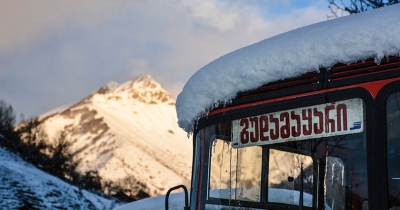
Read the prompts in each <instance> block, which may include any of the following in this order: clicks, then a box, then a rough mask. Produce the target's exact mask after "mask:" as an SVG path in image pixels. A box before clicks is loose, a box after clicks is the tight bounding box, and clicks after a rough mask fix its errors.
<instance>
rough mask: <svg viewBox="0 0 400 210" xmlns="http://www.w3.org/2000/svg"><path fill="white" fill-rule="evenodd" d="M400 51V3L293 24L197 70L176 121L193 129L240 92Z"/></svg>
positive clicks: (182, 96)
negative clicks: (302, 23)
mask: <svg viewBox="0 0 400 210" xmlns="http://www.w3.org/2000/svg"><path fill="white" fill-rule="evenodd" d="M399 54H400V4H397V5H393V6H388V7H384V8H379V9H375V10H371V11H368V12H363V13H359V14H356V15H349V16H345V17H341V18H336V19H333V20H329V21H324V22H321V23H316V24H313V25H309V26H306V27H302V28H299V29H295V30H292V31H289V32H286V33H283V34H280V35H277V36H274V37H271V38H268V39H265V40H263V41H261V42H258V43H255V44H252V45H249V46H247V47H244V48H241V49H238V50H236V51H233V52H231V53H229V54H226V55H224V56H222V57H220V58H218V59H216V60H214V61H212V62H211V63H209V64H207V65H206V66H204V67H203V68H201V69H200V70H198V71H197V72H196V73H195V74H194V75H193V76H192V77H191V78H190V79H189V81H188V82H187V83H186V84H185V86H184V87H183V90H182V92H181V93H180V94H179V95H178V98H177V101H176V109H177V115H178V124H179V126H180V127H181V128H183V129H184V130H185V131H186V132H189V133H190V132H193V130H194V127H193V126H194V124H195V122H196V121H197V120H198V119H199V118H200V116H202V115H203V114H207V113H208V112H209V111H210V110H212V109H213V108H215V107H216V106H218V105H219V104H220V103H229V101H231V100H232V99H233V98H234V97H235V96H236V94H237V93H238V92H241V91H247V90H252V89H255V88H257V87H260V86H261V85H263V84H266V83H269V82H272V81H277V80H280V79H285V78H290V77H296V76H299V75H301V74H303V73H306V72H309V71H314V70H318V69H320V68H329V67H332V66H333V65H334V64H337V63H339V62H340V63H353V62H356V61H360V60H366V59H368V58H375V61H376V62H379V60H381V59H382V58H384V57H386V56H390V55H399Z"/></svg>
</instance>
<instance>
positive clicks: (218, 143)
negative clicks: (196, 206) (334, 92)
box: [196, 99, 368, 209]
mask: <svg viewBox="0 0 400 210" xmlns="http://www.w3.org/2000/svg"><path fill="white" fill-rule="evenodd" d="M341 104H344V105H343V106H345V109H344V108H343V106H341ZM352 106H353V107H352ZM338 107H339V108H338ZM363 108H364V105H363V101H362V100H361V99H351V100H345V101H338V102H335V103H329V104H323V105H316V106H308V107H302V108H298V109H293V110H284V111H278V112H268V113H267V114H262V115H256V116H250V117H244V118H241V119H235V120H231V121H227V122H222V123H217V124H214V125H210V126H208V127H206V128H203V129H200V130H199V132H198V133H197V139H198V140H199V141H197V142H196V144H202V145H201V146H196V150H199V151H196V153H197V154H204V157H203V158H204V161H206V163H205V164H204V166H206V167H207V169H203V170H206V171H205V172H203V173H201V174H202V175H201V176H203V177H202V178H201V179H202V180H204V181H202V183H203V186H201V187H202V188H203V189H204V188H206V189H207V191H206V194H205V195H203V196H204V200H205V201H204V202H205V204H204V205H205V209H215V208H217V209H220V208H224V206H230V209H232V208H235V207H237V208H242V207H251V208H252V209H257V208H260V209H266V208H273V209H274V208H276V209H281V208H282V209H285V208H290V207H293V206H302V207H303V209H351V208H360V209H361V208H362V206H363V205H367V204H368V203H367V199H368V192H367V189H368V183H367V163H366V160H367V158H366V155H367V154H366V132H365V130H364V129H363V128H362V126H363V124H364V123H365V120H364V119H365V117H364V115H365V114H364V111H363V110H364V109H363ZM343 109H344V110H343ZM308 110H311V111H310V112H309V111H308ZM302 112H303V113H305V114H304V115H302ZM319 112H321V115H320V114H319ZM281 116H288V117H287V118H285V117H281ZM291 116H293V117H291ZM266 118H267V119H266ZM273 118H276V119H277V121H274V119H273ZM271 119H272V120H271ZM321 119H323V120H322V123H319V121H320V120H321ZM256 121H257V122H258V124H257V123H256ZM262 121H263V122H262ZM353 121H354V122H356V123H354V122H353ZM246 123H247V124H246ZM256 124H257V125H256ZM257 126H258V127H257ZM274 129H275V130H274ZM285 129H287V130H285ZM307 129H309V130H307ZM318 129H320V130H318ZM321 129H322V130H321ZM350 129H352V130H350ZM354 130H357V131H354ZM320 131H321V132H320ZM245 132H247V133H245ZM274 135H275V136H274ZM277 136H279V137H277ZM265 137H269V139H268V140H262V138H264V139H265ZM297 208H298V207H297Z"/></svg>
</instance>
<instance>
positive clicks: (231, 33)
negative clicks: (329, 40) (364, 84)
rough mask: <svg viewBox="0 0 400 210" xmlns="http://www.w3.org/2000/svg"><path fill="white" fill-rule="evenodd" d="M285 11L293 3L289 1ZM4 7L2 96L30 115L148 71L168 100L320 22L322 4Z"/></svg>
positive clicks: (205, 0)
mask: <svg viewBox="0 0 400 210" xmlns="http://www.w3.org/2000/svg"><path fill="white" fill-rule="evenodd" d="M287 2H289V3H287V5H290V1H287ZM2 3H3V4H2V7H0V96H1V98H2V99H4V100H5V101H7V102H8V103H11V104H12V105H13V107H14V108H15V109H16V111H17V113H20V112H23V113H25V114H26V116H27V117H30V116H34V115H40V114H42V113H44V112H46V111H48V110H50V109H53V108H55V107H58V106H62V105H65V104H70V103H74V102H76V101H77V100H79V99H81V98H83V97H85V96H87V95H89V94H90V93H91V92H92V91H94V90H96V89H98V88H99V87H100V86H102V85H104V84H106V83H107V82H108V81H111V80H115V81H117V82H119V83H122V82H125V81H127V80H129V79H131V78H132V77H135V76H139V75H143V74H150V75H152V76H153V77H154V78H155V79H156V80H157V81H158V82H160V83H161V84H162V85H163V87H164V88H166V89H167V91H169V92H170V93H171V95H172V96H173V97H176V96H177V94H178V93H179V92H180V90H181V89H182V87H183V85H184V84H185V83H186V81H187V80H188V79H189V77H190V76H191V75H192V74H193V73H194V72H195V71H197V70H198V69H199V68H201V67H202V66H204V65H206V64H207V63H209V62H211V61H212V60H214V59H216V58H218V57H220V56H222V55H224V54H226V53H229V52H231V51H233V50H236V49H238V48H241V47H244V46H246V45H249V44H252V43H255V42H258V41H261V40H263V39H265V38H268V37H270V36H273V35H276V34H279V33H282V32H285V31H288V30H291V29H294V28H298V27H300V26H304V25H308V24H311V23H315V22H319V21H324V20H325V19H326V15H327V14H328V12H329V11H328V9H327V7H326V5H324V4H321V3H320V5H318V4H316V5H310V6H306V7H303V8H297V9H292V10H290V11H289V12H286V13H278V14H276V12H273V11H270V10H269V8H276V4H278V3H277V1H222V0H221V1H216V0H193V1H184V0H169V1H147V0H137V1H128V0H126V1H94V0H91V1H51V0H40V1H19V0H17V1H11V0H10V1H8V0H5V1H3V2H2Z"/></svg>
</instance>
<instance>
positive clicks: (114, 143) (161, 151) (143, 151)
mask: <svg viewBox="0 0 400 210" xmlns="http://www.w3.org/2000/svg"><path fill="white" fill-rule="evenodd" d="M174 105H175V101H174V100H173V99H172V98H171V96H170V95H169V94H168V92H167V91H165V90H164V89H163V88H162V86H161V85H160V84H159V83H157V82H156V81H154V79H153V78H152V77H151V76H150V75H146V76H142V77H138V78H135V79H133V80H130V81H127V82H125V83H122V84H117V83H115V82H109V83H107V84H106V85H104V86H102V87H100V88H99V89H97V90H96V91H94V92H92V93H91V94H90V95H89V96H87V97H86V98H84V99H82V100H80V101H78V102H77V103H75V104H73V105H72V106H69V107H67V108H65V109H63V110H61V111H60V110H59V111H57V112H55V113H52V114H48V115H46V116H43V117H42V118H41V123H42V125H43V126H44V129H45V131H46V132H47V133H48V135H49V137H50V138H49V139H54V138H55V137H56V136H57V135H58V133H59V132H60V131H64V132H65V133H66V134H67V137H68V139H69V140H70V142H71V143H72V152H73V153H74V157H75V158H76V159H80V160H81V164H80V165H79V167H78V169H79V171H81V172H82V173H84V172H85V171H89V170H98V171H99V174H100V176H101V177H102V180H103V181H111V182H116V183H118V182H119V183H120V184H123V183H121V182H132V180H136V181H139V182H141V183H145V185H146V186H145V188H146V189H143V190H144V191H146V192H147V193H148V194H149V195H151V196H154V195H160V194H164V193H166V191H167V189H168V188H169V187H172V186H175V185H177V184H182V183H183V184H188V183H190V174H191V159H192V148H191V147H192V145H191V141H190V140H188V138H187V134H186V132H184V131H183V130H181V129H180V128H179V127H178V125H177V118H176V111H175V106H174ZM50 143H51V142H50ZM127 180H128V181H127ZM142 187H143V186H142ZM127 188H135V186H134V183H130V184H129V185H127ZM127 190H128V189H127Z"/></svg>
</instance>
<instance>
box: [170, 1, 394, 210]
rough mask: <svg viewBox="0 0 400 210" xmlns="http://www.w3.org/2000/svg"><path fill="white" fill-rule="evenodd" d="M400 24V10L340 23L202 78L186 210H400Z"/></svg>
mask: <svg viewBox="0 0 400 210" xmlns="http://www.w3.org/2000/svg"><path fill="white" fill-rule="evenodd" d="M399 23H400V5H393V6H389V7H385V8H381V9H377V10H373V11H368V12H364V13H360V14H357V15H350V16H346V17H342V18H337V19H334V20H329V21H325V22H321V23H317V24H313V25H310V26H306V27H303V28H299V29H296V30H293V31H290V32H287V33H283V34H281V35H278V36H275V37H272V38H269V39H266V40H263V41H261V42H259V43H256V44H253V45H250V46H248V47H244V48H241V49H239V50H236V51H234V52H232V53H229V54H227V55H224V56H222V57H220V58H218V59H216V60H214V61H213V62H211V63H210V64H208V65H206V66H205V67H203V68H201V69H200V70H199V71H197V72H196V73H195V74H194V75H193V76H192V77H191V78H190V79H189V81H188V82H187V83H186V85H185V86H184V88H183V90H182V92H181V94H179V96H178V99H177V103H176V107H177V115H178V120H179V122H178V124H179V126H180V127H182V128H183V129H184V130H185V131H187V132H188V133H190V134H192V136H193V148H194V149H193V169H192V182H191V186H190V195H187V196H188V197H189V198H187V197H186V202H187V203H188V204H186V205H185V207H184V209H304V210H308V209H327V210H328V209H329V210H331V209H332V210H342V209H363V210H366V209H392V210H394V209H400V57H399V55H400V24H399ZM177 188H179V186H178V187H175V188H173V189H171V191H172V190H174V189H177ZM168 194H169V193H168ZM188 200H189V202H188ZM168 205H169V204H168V196H167V198H166V209H168ZM183 206H184V204H183V203H182V207H183Z"/></svg>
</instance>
